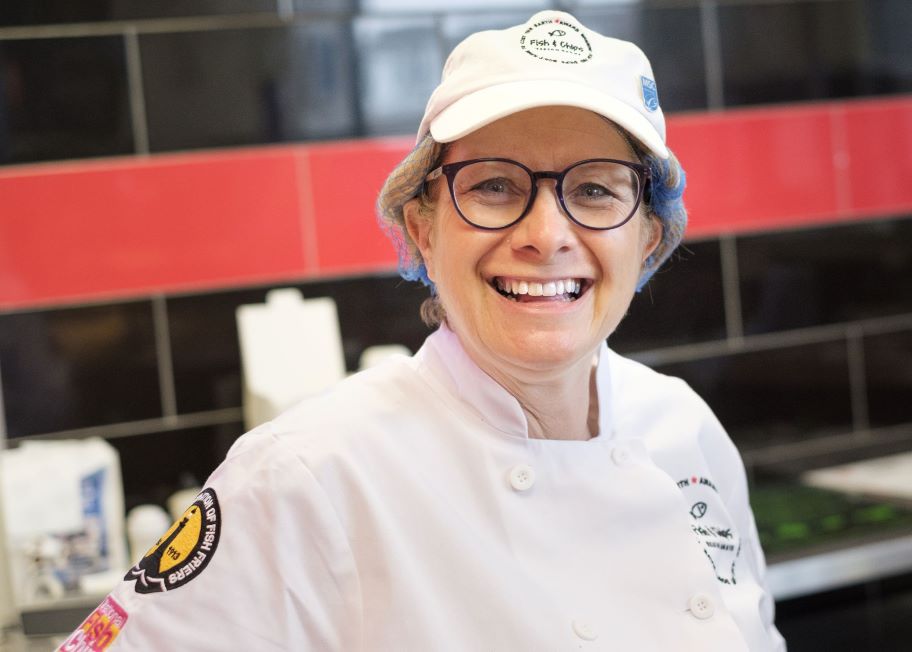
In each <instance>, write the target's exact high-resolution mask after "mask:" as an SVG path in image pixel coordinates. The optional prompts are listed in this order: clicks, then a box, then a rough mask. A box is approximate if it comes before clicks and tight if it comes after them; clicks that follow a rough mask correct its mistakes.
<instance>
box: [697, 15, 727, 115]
mask: <svg viewBox="0 0 912 652" xmlns="http://www.w3.org/2000/svg"><path fill="white" fill-rule="evenodd" d="M700 31H701V32H702V35H703V70H704V73H705V74H706V104H707V107H708V108H709V109H721V108H724V106H725V86H724V80H723V75H722V45H721V37H720V33H719V6H718V4H717V3H716V1H715V0H703V2H701V3H700Z"/></svg>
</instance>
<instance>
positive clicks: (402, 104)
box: [355, 16, 447, 135]
mask: <svg viewBox="0 0 912 652" xmlns="http://www.w3.org/2000/svg"><path fill="white" fill-rule="evenodd" d="M355 38H356V41H357V50H358V73H359V88H358V96H359V101H360V102H361V111H362V116H363V118H364V126H365V130H366V132H367V133H368V134H371V135H375V134H376V135H380V134H408V133H414V132H416V131H417V130H418V124H419V123H420V122H421V116H422V115H423V114H424V107H425V104H426V103H427V100H428V97H429V96H430V94H431V92H432V91H433V90H434V88H435V87H436V86H437V84H438V83H439V81H440V71H441V69H442V68H443V62H444V58H445V56H446V54H447V52H444V51H443V47H444V46H442V45H441V44H440V43H439V42H438V39H437V31H436V25H435V23H434V20H433V18H431V17H413V18H412V17H410V18H405V17H403V18H399V17H395V18H387V17H376V16H371V17H366V16H365V17H359V18H357V19H356V20H355Z"/></svg>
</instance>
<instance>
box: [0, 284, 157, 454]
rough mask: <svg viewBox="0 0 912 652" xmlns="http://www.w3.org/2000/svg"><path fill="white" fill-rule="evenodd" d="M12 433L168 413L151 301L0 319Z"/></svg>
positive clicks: (0, 362)
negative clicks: (163, 410) (161, 385)
mask: <svg viewBox="0 0 912 652" xmlns="http://www.w3.org/2000/svg"><path fill="white" fill-rule="evenodd" d="M0 381H2V387H3V404H4V408H5V410H6V427H7V435H8V436H10V437H21V436H23V435H32V434H37V433H44V432H55V431H59V430H68V429H71V428H81V427H86V426H97V425H102V424H108V423H119V422H123V421H134V420H137V419H148V418H153V417H159V416H161V398H160V393H159V384H158V367H157V358H156V350H155V336H154V332H153V325H152V308H151V306H150V304H149V303H148V302H144V301H143V302H136V303H122V304H113V305H106V306H93V307H85V308H70V309H63V310H46V311H41V312H28V313H13V314H6V315H0Z"/></svg>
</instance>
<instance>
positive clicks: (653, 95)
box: [640, 77, 659, 111]
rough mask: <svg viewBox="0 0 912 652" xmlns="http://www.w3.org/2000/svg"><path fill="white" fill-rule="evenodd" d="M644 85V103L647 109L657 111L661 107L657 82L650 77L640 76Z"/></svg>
mask: <svg viewBox="0 0 912 652" xmlns="http://www.w3.org/2000/svg"><path fill="white" fill-rule="evenodd" d="M640 81H641V82H642V85H643V104H644V105H645V106H646V110H647V111H655V110H656V109H658V108H659V91H658V90H657V89H656V83H655V82H654V81H653V80H651V79H649V77H640Z"/></svg>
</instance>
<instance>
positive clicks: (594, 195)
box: [570, 181, 617, 202]
mask: <svg viewBox="0 0 912 652" xmlns="http://www.w3.org/2000/svg"><path fill="white" fill-rule="evenodd" d="M616 197H617V193H615V192H613V191H612V190H611V188H609V187H607V186H604V185H602V184H599V183H593V182H591V181H590V182H585V183H581V184H580V185H578V186H577V187H576V188H574V189H573V191H572V192H571V193H570V198H571V199H572V200H573V201H579V202H605V201H609V200H611V199H614V198H616Z"/></svg>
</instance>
